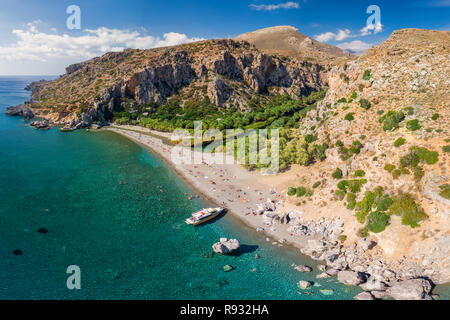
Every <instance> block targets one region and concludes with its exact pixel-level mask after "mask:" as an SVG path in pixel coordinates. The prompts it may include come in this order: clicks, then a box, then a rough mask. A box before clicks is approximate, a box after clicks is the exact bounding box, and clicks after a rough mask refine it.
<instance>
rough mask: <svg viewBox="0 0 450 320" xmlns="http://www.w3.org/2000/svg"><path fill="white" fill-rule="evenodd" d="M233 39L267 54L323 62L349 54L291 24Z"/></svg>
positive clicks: (245, 34)
mask: <svg viewBox="0 0 450 320" xmlns="http://www.w3.org/2000/svg"><path fill="white" fill-rule="evenodd" d="M235 39H236V40H239V41H247V42H249V43H251V44H253V45H254V46H255V47H256V48H257V49H260V50H262V51H264V52H266V53H268V54H276V55H285V56H290V57H298V58H302V59H307V60H310V61H321V62H323V63H326V62H328V63H329V62H330V61H333V60H339V58H342V57H349V56H350V53H348V52H347V51H344V50H342V49H340V48H338V47H335V46H332V45H328V44H325V43H321V42H319V41H316V40H314V39H312V38H310V37H308V36H306V35H304V34H302V33H300V32H299V31H298V30H297V29H295V28H294V27H291V26H277V27H271V28H266V29H261V30H257V31H254V32H248V33H244V34H242V35H240V36H238V37H236V38H235Z"/></svg>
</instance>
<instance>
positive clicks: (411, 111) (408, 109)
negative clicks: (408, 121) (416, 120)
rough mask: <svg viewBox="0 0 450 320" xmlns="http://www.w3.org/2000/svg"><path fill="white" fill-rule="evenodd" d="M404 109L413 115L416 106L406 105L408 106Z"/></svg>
mask: <svg viewBox="0 0 450 320" xmlns="http://www.w3.org/2000/svg"><path fill="white" fill-rule="evenodd" d="M403 110H405V112H406V113H407V114H408V115H410V116H412V115H413V114H414V108H413V107H406V108H404V109H403Z"/></svg>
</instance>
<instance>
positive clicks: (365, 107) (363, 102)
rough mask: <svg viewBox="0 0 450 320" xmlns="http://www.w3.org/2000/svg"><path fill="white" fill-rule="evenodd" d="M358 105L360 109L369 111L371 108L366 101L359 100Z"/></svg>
mask: <svg viewBox="0 0 450 320" xmlns="http://www.w3.org/2000/svg"><path fill="white" fill-rule="evenodd" d="M359 105H360V107H361V108H363V109H366V110H369V109H370V108H371V107H372V104H371V103H370V102H369V100H367V99H361V100H359Z"/></svg>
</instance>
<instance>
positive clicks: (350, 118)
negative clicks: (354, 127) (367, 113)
mask: <svg viewBox="0 0 450 320" xmlns="http://www.w3.org/2000/svg"><path fill="white" fill-rule="evenodd" d="M354 115H355V113H354V112H350V113H347V115H346V116H345V118H344V120H347V121H353V120H355V117H354Z"/></svg>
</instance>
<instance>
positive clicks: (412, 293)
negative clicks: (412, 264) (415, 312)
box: [387, 279, 433, 300]
mask: <svg viewBox="0 0 450 320" xmlns="http://www.w3.org/2000/svg"><path fill="white" fill-rule="evenodd" d="M432 288H433V285H432V284H431V282H430V281H429V280H427V279H410V280H405V281H399V282H397V283H395V284H394V285H393V286H392V287H390V288H389V289H388V290H387V293H388V294H389V295H390V296H391V297H392V298H394V299H395V300H429V299H430V295H429V294H430V292H431V289H432Z"/></svg>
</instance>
